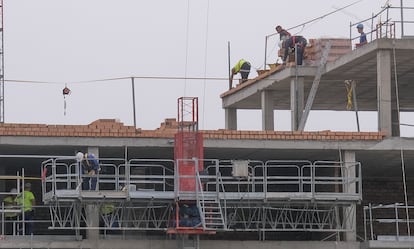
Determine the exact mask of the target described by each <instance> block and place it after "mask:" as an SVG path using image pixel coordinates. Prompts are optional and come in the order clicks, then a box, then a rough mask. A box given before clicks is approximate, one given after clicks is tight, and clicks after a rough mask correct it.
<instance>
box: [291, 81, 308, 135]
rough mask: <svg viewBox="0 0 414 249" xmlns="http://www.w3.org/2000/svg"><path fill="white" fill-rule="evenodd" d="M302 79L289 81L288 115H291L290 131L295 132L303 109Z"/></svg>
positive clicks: (303, 91) (303, 92)
mask: <svg viewBox="0 0 414 249" xmlns="http://www.w3.org/2000/svg"><path fill="white" fill-rule="evenodd" d="M304 83H305V78H304V77H295V78H292V79H291V80H290V113H291V115H290V116H291V129H292V131H297V130H298V127H299V122H300V119H301V118H302V115H303V109H304V106H305V104H304V99H305V90H304Z"/></svg>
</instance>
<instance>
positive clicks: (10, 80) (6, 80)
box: [4, 76, 228, 84]
mask: <svg viewBox="0 0 414 249" xmlns="http://www.w3.org/2000/svg"><path fill="white" fill-rule="evenodd" d="M131 78H135V79H147V80H212V81H214V80H218V81H222V80H228V78H224V77H181V76H127V77H117V78H106V79H95V80H83V81H68V80H65V81H39V80H19V79H5V80H4V81H5V82H9V83H37V84H65V83H68V82H70V83H71V84H83V83H96V82H105V81H114V80H131Z"/></svg>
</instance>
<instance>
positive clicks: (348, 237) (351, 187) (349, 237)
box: [342, 150, 362, 241]
mask: <svg viewBox="0 0 414 249" xmlns="http://www.w3.org/2000/svg"><path fill="white" fill-rule="evenodd" d="M342 158H343V160H344V163H345V164H344V166H345V168H346V170H345V172H344V174H345V176H347V177H348V180H349V179H355V177H356V170H357V168H356V167H355V152H354V151H348V150H347V151H344V152H343V157H342ZM359 184H362V183H359ZM356 188H357V186H356V184H355V183H348V184H345V189H344V192H346V193H349V194H354V193H356V191H357V190H356ZM343 217H344V219H345V220H344V225H345V228H346V229H347V230H351V231H350V232H345V233H344V240H345V241H356V203H353V204H351V205H350V206H349V207H346V208H344V215H343Z"/></svg>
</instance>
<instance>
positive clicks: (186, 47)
mask: <svg viewBox="0 0 414 249" xmlns="http://www.w3.org/2000/svg"><path fill="white" fill-rule="evenodd" d="M189 36H190V0H187V27H186V35H185V65H184V67H185V69H184V77H185V79H184V95H183V96H184V97H185V96H186V89H187V67H188V43H189Z"/></svg>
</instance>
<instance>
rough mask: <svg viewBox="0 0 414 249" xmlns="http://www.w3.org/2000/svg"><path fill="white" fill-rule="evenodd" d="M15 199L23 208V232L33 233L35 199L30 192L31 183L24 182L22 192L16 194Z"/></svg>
mask: <svg viewBox="0 0 414 249" xmlns="http://www.w3.org/2000/svg"><path fill="white" fill-rule="evenodd" d="M15 201H16V203H17V204H18V205H20V206H22V208H23V216H24V222H25V223H24V225H25V234H26V235H30V234H33V227H34V225H33V218H34V206H35V205H36V199H35V196H34V194H33V193H32V184H31V183H30V182H26V183H25V184H24V191H23V193H20V194H19V195H17V197H16V200H15Z"/></svg>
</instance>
